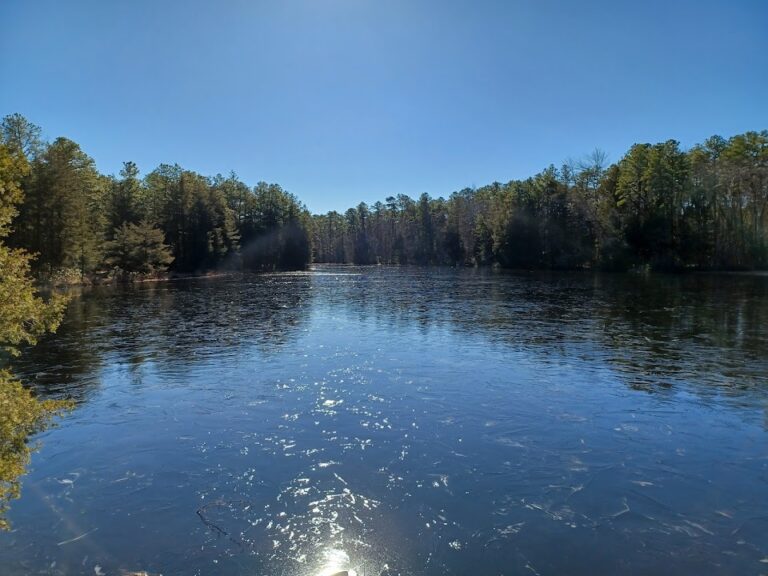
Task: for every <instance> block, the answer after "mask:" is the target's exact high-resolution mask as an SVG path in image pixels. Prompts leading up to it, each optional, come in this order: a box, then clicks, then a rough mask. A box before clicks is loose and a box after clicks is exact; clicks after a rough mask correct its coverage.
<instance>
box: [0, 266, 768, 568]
mask: <svg viewBox="0 0 768 576" xmlns="http://www.w3.org/2000/svg"><path fill="white" fill-rule="evenodd" d="M16 370H17V372H18V373H19V374H20V375H22V376H23V377H24V379H25V381H27V382H28V383H30V384H31V385H33V386H35V387H36V388H37V389H38V390H40V391H41V392H42V393H44V394H50V395H53V396H56V395H60V394H67V395H70V396H71V397H73V398H75V399H76V400H77V401H78V407H77V409H76V410H75V411H74V412H72V413H71V414H69V415H67V416H66V417H65V418H63V419H62V420H61V421H60V424H59V426H58V427H56V428H54V429H52V430H49V431H47V432H45V433H44V434H42V435H40V437H39V440H40V442H41V449H40V451H39V452H38V453H36V454H35V455H34V456H33V460H32V465H31V469H30V473H29V475H28V476H26V477H25V479H24V483H23V488H22V498H21V499H20V500H17V501H14V502H13V503H12V505H11V506H12V507H11V511H10V514H9V518H10V520H11V522H12V524H13V528H14V530H13V531H12V532H10V533H0V566H1V567H2V570H1V572H2V574H3V575H4V576H16V575H22V574H24V575H27V574H96V575H98V576H101V575H102V574H104V575H117V574H120V573H121V570H129V571H140V570H146V571H148V572H149V573H150V574H160V573H161V574H163V575H164V576H173V575H179V576H182V575H184V576H188V575H208V574H211V575H219V574H221V575H298V576H318V575H329V574H333V573H335V572H338V571H341V570H350V571H354V572H355V573H356V574H357V575H358V576H362V575H365V576H379V575H381V576H384V575H386V576H394V575H397V574H403V575H425V576H426V575H435V576H437V575H469V574H484V575H494V576H496V575H500V574H505V575H515V574H520V575H541V576H545V575H553V576H554V575H557V576H560V575H563V574H569V575H594V574H619V573H620V574H637V575H647V574H670V575H673V574H674V575H676V576H680V575H691V576H693V575H696V576H700V575H701V574H708V575H713V574H728V575H732V574H754V575H758V574H761V573H768V417H767V416H766V414H767V413H768V412H767V411H768V276H759V275H737V274H734V275H726V274H721V275H687V276H663V275H658V276H656V275H651V276H632V275H593V274H589V273H581V274H565V273H563V274H556V273H547V274H536V273H501V272H494V271H491V270H471V269H467V270H454V269H430V268H380V267H370V268H355V267H330V266H327V267H326V266H317V267H315V268H314V269H313V270H311V271H308V272H302V273H285V274H267V275H246V276H230V277H220V278H211V279H198V280H186V281H177V282H167V283H156V284H143V285H137V286H130V287H122V288H120V287H111V288H109V287H104V288H96V289H93V290H91V291H88V292H86V293H84V294H83V295H82V296H81V297H79V298H77V299H76V300H74V301H73V303H72V304H71V306H70V308H69V310H68V313H67V317H66V320H65V322H64V323H63V325H62V326H61V328H60V330H59V333H58V334H56V335H54V336H51V337H48V338H46V339H45V340H44V341H43V342H42V343H41V344H40V345H39V346H38V347H36V348H35V349H33V350H31V351H28V352H27V353H26V354H25V356H24V357H23V358H22V359H21V360H20V361H19V362H17V365H16Z"/></svg>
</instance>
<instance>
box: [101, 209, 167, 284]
mask: <svg viewBox="0 0 768 576" xmlns="http://www.w3.org/2000/svg"><path fill="white" fill-rule="evenodd" d="M106 254H107V263H108V264H109V265H110V266H114V267H116V268H119V269H120V270H122V271H124V272H128V273H135V274H155V273H157V272H164V271H165V270H166V269H167V268H168V265H169V264H170V263H171V262H173V255H172V254H171V251H170V249H169V248H168V246H166V245H165V238H164V236H163V231H162V230H160V229H159V228H156V227H155V226H154V225H152V224H151V223H149V222H146V221H144V222H139V223H138V224H133V223H129V222H124V223H123V224H122V225H121V226H120V227H118V228H116V229H115V231H114V234H113V239H112V240H111V241H109V242H108V243H107V245H106Z"/></svg>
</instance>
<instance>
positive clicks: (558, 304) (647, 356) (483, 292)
mask: <svg viewBox="0 0 768 576" xmlns="http://www.w3.org/2000/svg"><path fill="white" fill-rule="evenodd" d="M346 271H348V272H354V271H357V272H362V275H359V276H353V275H348V276H341V277H339V278H341V281H339V280H338V279H333V277H332V276H331V277H328V278H331V279H330V280H326V281H325V282H322V281H319V282H318V283H319V284H321V285H323V284H324V287H325V290H324V295H323V299H322V300H323V301H324V302H327V303H328V304H329V305H331V306H341V307H344V308H346V309H348V310H350V311H351V312H353V313H354V314H356V315H358V316H359V317H360V318H361V319H363V320H366V319H370V320H374V321H375V322H377V323H379V324H382V325H384V327H392V328H407V327H411V326H413V325H414V324H415V325H418V326H419V327H421V328H422V329H423V330H424V331H427V330H429V329H430V328H445V329H449V330H459V331H465V332H468V333H481V334H482V335H484V336H486V337H487V338H489V339H490V340H491V341H492V342H499V343H502V344H503V345H505V346H507V347H509V348H511V349H512V350H514V351H518V352H524V353H526V354H536V355H540V356H541V357H542V358H544V359H545V360H546V359H547V358H552V359H553V360H558V361H559V359H560V358H562V357H563V356H568V357H571V358H583V359H585V360H587V361H590V362H601V363H605V364H607V365H610V366H612V367H614V369H617V370H618V372H619V373H620V374H621V375H622V376H623V377H624V378H626V380H627V383H628V385H630V386H632V387H634V388H638V389H643V390H655V389H660V388H665V387H669V386H671V385H673V384H674V383H675V382H676V381H678V380H683V379H684V380H686V381H687V382H689V383H690V384H693V385H699V384H712V385H717V386H718V390H725V391H733V392H735V393H738V391H739V390H743V389H748V388H754V387H755V386H756V385H758V384H760V383H764V382H765V374H767V373H768V358H766V351H768V338H766V335H765V328H764V327H765V326H767V325H768V277H764V276H749V275H650V276H642V275H627V274H617V275H611V274H603V275H592V274H587V273H508V272H498V273H497V272H493V271H490V270H458V271H455V270H450V269H426V268H400V269H370V268H368V269H365V268H361V269H347V270H346ZM325 292H327V294H325ZM698 387H699V388H700V389H702V390H703V388H702V386H698Z"/></svg>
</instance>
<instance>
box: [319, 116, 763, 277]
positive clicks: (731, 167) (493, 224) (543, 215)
mask: <svg viewBox="0 0 768 576" xmlns="http://www.w3.org/2000/svg"><path fill="white" fill-rule="evenodd" d="M766 208H768V131H761V132H747V133H745V134H739V135H736V136H733V137H731V138H728V139H725V138H722V137H720V136H713V137H711V138H709V139H707V140H706V141H705V142H704V143H702V144H699V145H696V146H694V147H693V148H691V149H690V150H687V151H686V150H682V149H681V147H680V144H679V143H678V142H676V141H674V140H668V141H666V142H662V143H657V144H635V145H634V146H632V147H631V148H630V150H629V151H628V152H627V153H626V154H625V155H624V157H623V158H621V159H620V160H619V161H618V162H616V163H615V164H610V165H609V164H608V163H607V162H606V155H605V153H603V152H601V151H599V150H596V151H595V152H593V153H592V154H591V155H589V156H588V157H587V158H585V159H583V160H580V161H571V162H567V163H566V164H564V165H563V166H562V167H561V168H556V167H555V166H554V165H552V166H549V167H548V168H547V169H545V170H544V171H542V172H540V173H539V174H536V175H535V176H532V177H530V178H527V179H525V180H512V181H510V182H507V183H506V184H501V183H499V182H494V183H492V184H489V185H487V186H483V187H481V188H477V189H469V188H467V189H464V190H461V191H458V192H454V193H453V194H451V195H450V196H449V198H448V199H447V200H446V199H444V198H431V197H430V196H429V195H427V194H422V195H421V196H420V197H419V198H418V199H417V200H414V199H412V198H410V197H408V196H405V195H398V196H397V197H388V198H386V199H385V200H384V202H376V203H375V204H374V205H373V206H368V205H367V204H364V203H362V204H360V205H358V206H357V207H356V208H350V209H349V210H347V211H346V212H345V213H343V214H340V213H338V212H329V213H327V214H323V215H317V216H314V217H313V221H314V254H315V261H317V262H352V263H355V264H376V263H380V264H447V265H465V266H472V265H474V266H482V265H497V266H500V267H503V268H521V269H602V270H619V271H623V270H632V269H646V270H647V269H651V270H667V271H671V270H715V269H734V270H746V269H756V268H765V267H766V266H767V265H768V235H767V234H768V228H767V227H766V225H767V224H768V211H767V210H766Z"/></svg>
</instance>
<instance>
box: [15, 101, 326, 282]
mask: <svg viewBox="0 0 768 576" xmlns="http://www.w3.org/2000/svg"><path fill="white" fill-rule="evenodd" d="M2 143H3V144H4V145H5V146H6V148H7V149H8V150H9V151H10V153H11V154H14V155H17V156H20V157H21V158H22V160H23V162H24V163H25V164H26V165H28V166H29V169H28V170H27V171H26V173H25V174H24V176H23V177H21V179H20V190H21V193H20V202H19V203H18V206H17V208H16V211H17V215H16V218H15V220H14V223H13V230H12V231H11V232H10V235H9V237H8V244H9V245H10V246H11V247H14V248H19V249H23V250H25V251H26V252H27V253H30V254H34V255H35V258H34V260H33V261H32V267H33V271H34V272H35V274H36V276H38V277H39V278H42V279H44V280H48V281H51V282H53V283H54V284H55V283H72V282H74V283H77V282H80V281H82V280H83V279H94V278H135V277H136V276H137V275H141V276H146V275H156V274H160V273H163V272H165V271H166V270H167V269H169V270H171V271H172V272H176V273H199V272H205V271H212V270H239V269H248V270H275V269H296V268H303V267H305V266H306V265H307V264H308V263H309V262H310V259H311V234H310V229H311V218H310V215H309V212H308V211H307V210H306V208H305V207H304V206H303V205H302V204H301V203H300V202H299V201H298V200H297V199H296V198H295V197H294V196H293V195H291V194H289V193H288V192H286V191H284V190H283V189H282V188H281V187H280V186H278V185H277V184H267V183H264V182H259V183H258V184H257V185H256V186H254V187H252V188H251V187H249V186H247V185H246V184H244V183H243V182H241V181H240V180H239V179H238V178H237V176H236V175H235V174H230V175H229V176H228V177H224V176H222V175H220V174H218V175H216V176H213V177H206V176H202V175H200V174H197V173H195V172H192V171H189V170H185V169H183V168H182V167H180V166H179V165H177V164H173V165H171V164H161V165H160V166H158V167H157V168H155V169H154V170H153V171H152V172H149V173H148V174H146V175H145V176H144V177H143V178H142V177H139V169H138V167H137V166H136V165H135V164H134V163H133V162H125V163H124V165H123V169H122V170H121V171H120V174H119V176H111V175H110V176H106V175H103V174H100V173H99V172H98V170H97V169H96V166H95V163H94V161H93V159H92V158H91V157H90V156H88V155H87V154H86V153H85V152H84V151H83V150H82V149H81V148H80V146H79V145H78V144H77V143H76V142H73V141H72V140H69V139H67V138H63V137H60V138H56V139H55V140H54V141H53V142H51V143H48V142H45V141H43V139H42V138H41V129H40V127H38V126H36V125H34V124H32V123H30V122H29V121H27V120H26V119H25V118H24V117H23V116H21V115H19V114H12V115H10V116H6V117H5V118H4V119H3V121H2Z"/></svg>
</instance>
